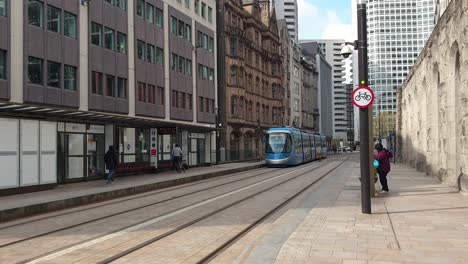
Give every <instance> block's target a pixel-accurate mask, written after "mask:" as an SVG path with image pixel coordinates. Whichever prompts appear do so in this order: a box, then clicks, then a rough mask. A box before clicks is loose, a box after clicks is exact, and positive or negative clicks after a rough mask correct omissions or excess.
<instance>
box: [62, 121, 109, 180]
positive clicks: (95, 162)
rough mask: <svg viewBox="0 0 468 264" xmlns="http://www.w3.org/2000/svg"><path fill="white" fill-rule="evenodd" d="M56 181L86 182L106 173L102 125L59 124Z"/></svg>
mask: <svg viewBox="0 0 468 264" xmlns="http://www.w3.org/2000/svg"><path fill="white" fill-rule="evenodd" d="M57 130H58V140H57V152H58V156H57V181H58V182H59V183H65V182H70V181H80V180H87V179H88V178H99V177H103V176H104V173H105V164H104V155H105V151H106V150H105V129H104V126H103V125H90V124H79V123H58V125H57Z"/></svg>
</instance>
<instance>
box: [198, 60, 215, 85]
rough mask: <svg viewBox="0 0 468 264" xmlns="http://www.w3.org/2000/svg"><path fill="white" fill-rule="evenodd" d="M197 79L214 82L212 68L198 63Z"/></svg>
mask: <svg viewBox="0 0 468 264" xmlns="http://www.w3.org/2000/svg"><path fill="white" fill-rule="evenodd" d="M198 79H199V80H209V81H212V82H214V69H212V68H210V67H206V66H205V65H202V64H198Z"/></svg>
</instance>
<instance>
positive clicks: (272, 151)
mask: <svg viewBox="0 0 468 264" xmlns="http://www.w3.org/2000/svg"><path fill="white" fill-rule="evenodd" d="M265 142H266V148H265V152H266V153H265V159H266V164H267V166H290V165H297V164H301V163H304V162H308V161H312V160H318V159H324V158H326V157H327V153H328V149H327V142H326V138H325V136H322V135H317V134H313V133H310V132H307V131H303V130H299V129H296V128H290V127H278V128H270V129H268V131H267V133H266V140H265Z"/></svg>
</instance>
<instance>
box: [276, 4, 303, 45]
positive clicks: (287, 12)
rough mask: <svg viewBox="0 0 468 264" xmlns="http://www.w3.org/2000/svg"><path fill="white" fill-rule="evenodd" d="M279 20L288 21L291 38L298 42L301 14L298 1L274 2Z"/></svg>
mask: <svg viewBox="0 0 468 264" xmlns="http://www.w3.org/2000/svg"><path fill="white" fill-rule="evenodd" d="M272 5H273V6H274V8H275V10H276V15H277V18H278V20H279V19H284V20H286V26H287V28H288V33H289V37H290V38H291V39H292V40H293V41H294V42H297V41H298V38H299V36H298V35H299V13H298V6H297V0H272Z"/></svg>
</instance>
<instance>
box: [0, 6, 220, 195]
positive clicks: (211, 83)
mask: <svg viewBox="0 0 468 264" xmlns="http://www.w3.org/2000/svg"><path fill="white" fill-rule="evenodd" d="M5 7H6V8H5ZM214 9H215V1H214V0H203V1H198V0H196V1H193V0H189V1H168V0H167V1H166V0H119V1H118V0H93V1H68V0H66V1H65V0H63V1H57V0H44V1H35V0H0V36H1V37H0V100H1V102H0V127H1V128H2V137H1V139H0V166H1V167H2V170H3V172H4V173H2V177H1V179H0V193H4V192H7V191H9V192H13V193H14V192H19V191H25V190H27V189H31V188H33V189H34V188H35V189H38V188H45V187H49V186H53V185H55V184H57V183H63V182H69V181H81V180H86V179H91V178H101V177H102V175H103V174H104V173H105V167H104V159H103V155H104V153H105V151H106V149H107V147H108V146H110V145H114V146H115V147H116V149H117V151H118V153H119V159H120V162H121V164H120V166H119V169H118V172H137V171H146V170H152V169H154V168H156V167H164V166H168V165H169V166H170V164H171V163H170V158H171V155H170V152H171V149H172V146H173V145H174V144H175V143H179V144H180V145H181V146H182V149H183V150H184V151H185V153H187V159H188V163H189V164H190V165H202V164H205V163H212V162H215V160H214V158H213V155H211V151H212V150H214V149H215V137H214V132H213V131H214V123H215V109H216V108H217V99H216V98H217V85H216V78H217V76H216V68H217V66H216V61H215V54H216V44H215V43H216V33H215V32H216V16H215V14H214Z"/></svg>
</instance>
